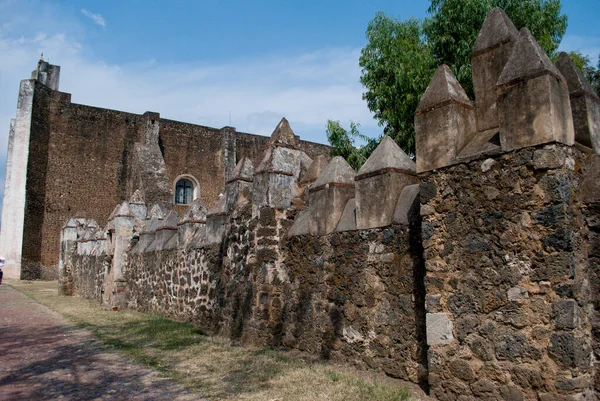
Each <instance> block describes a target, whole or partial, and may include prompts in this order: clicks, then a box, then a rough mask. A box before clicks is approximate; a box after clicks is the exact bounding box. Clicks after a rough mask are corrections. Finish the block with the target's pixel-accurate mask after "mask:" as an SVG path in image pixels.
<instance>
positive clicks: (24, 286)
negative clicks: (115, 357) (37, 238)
mask: <svg viewBox="0 0 600 401" xmlns="http://www.w3.org/2000/svg"><path fill="white" fill-rule="evenodd" d="M7 281H8V284H9V285H11V286H12V287H13V288H15V289H16V290H18V291H19V292H21V293H23V294H24V295H26V296H28V297H30V298H32V299H33V300H35V301H37V302H39V303H41V304H42V305H45V306H47V307H49V308H50V309H52V310H54V311H56V312H58V313H60V314H61V315H63V316H64V317H65V318H67V319H68V320H70V321H72V322H73V323H75V324H76V325H78V326H80V327H82V328H85V329H87V330H90V331H91V332H92V333H93V334H94V335H95V336H96V337H97V338H98V339H99V340H100V341H101V343H103V344H104V345H105V346H107V347H110V348H111V349H114V350H117V351H119V352H121V353H123V354H125V355H127V356H129V357H131V358H132V359H134V360H136V361H138V362H140V363H142V364H144V365H146V366H149V367H152V368H154V369H156V370H158V371H160V372H162V373H163V374H164V375H165V376H167V377H169V378H171V379H174V380H175V381H177V382H179V383H180V384H182V385H184V386H186V387H187V388H189V389H190V390H193V391H196V392H198V393H199V394H201V395H202V396H204V397H207V398H209V399H211V400H271V401H276V400H291V401H294V400H298V401H300V400H339V401H351V400H373V401H403V400H409V399H411V397H410V396H411V392H410V390H409V388H408V387H407V385H405V384H400V383H397V382H395V381H390V380H386V379H383V378H382V377H380V376H378V375H377V374H374V373H370V372H359V373H356V372H354V371H352V370H350V369H348V368H344V367H340V366H335V365H331V364H327V363H324V362H315V361H310V360H305V359H301V358H295V357H291V356H289V355H286V354H285V353H283V352H278V351H274V350H271V349H256V348H249V347H239V346H232V345H230V344H228V343H227V342H226V341H225V340H224V339H221V338H218V337H211V336H208V335H206V333H205V332H204V331H203V330H202V329H200V328H198V327H195V326H193V325H191V324H188V323H181V322H176V321H173V320H169V319H165V318H163V317H160V316H156V315H149V314H144V313H140V312H134V311H128V310H119V311H117V312H115V311H112V310H109V309H106V308H103V307H101V306H100V305H99V304H98V303H97V302H95V301H89V300H86V299H82V298H78V297H66V296H60V295H58V291H57V290H56V289H57V283H56V282H42V281H35V282H26V281H25V282H23V281H15V280H7Z"/></svg>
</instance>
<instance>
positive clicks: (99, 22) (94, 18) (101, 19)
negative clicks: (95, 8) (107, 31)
mask: <svg viewBox="0 0 600 401" xmlns="http://www.w3.org/2000/svg"><path fill="white" fill-rule="evenodd" d="M81 13H82V14H83V15H85V16H86V17H88V18H90V19H91V20H92V21H94V23H95V24H96V25H100V26H101V27H102V28H106V21H105V20H104V17H102V16H101V15H100V14H94V13H92V12H89V11H88V10H86V9H85V8H82V9H81Z"/></svg>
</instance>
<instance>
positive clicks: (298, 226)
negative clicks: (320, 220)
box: [288, 210, 310, 237]
mask: <svg viewBox="0 0 600 401" xmlns="http://www.w3.org/2000/svg"><path fill="white" fill-rule="evenodd" d="M309 222H310V213H309V211H308V210H302V211H300V212H299V213H298V215H297V216H296V219H295V220H294V224H293V225H292V227H291V228H290V231H288V237H293V236H295V235H306V234H308V233H309V232H310V231H309V229H308V224H309Z"/></svg>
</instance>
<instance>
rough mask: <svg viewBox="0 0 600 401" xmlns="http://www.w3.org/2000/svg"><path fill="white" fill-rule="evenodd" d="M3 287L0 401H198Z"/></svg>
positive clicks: (0, 299) (0, 287) (0, 288)
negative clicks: (103, 347) (108, 350)
mask: <svg viewBox="0 0 600 401" xmlns="http://www.w3.org/2000/svg"><path fill="white" fill-rule="evenodd" d="M198 399H199V397H198V396H197V395H195V394H191V393H188V392H187V390H185V389H184V388H183V387H181V386H179V385H177V384H175V383H173V382H172V381H170V380H167V379H164V378H161V377H160V376H159V374H158V373H157V372H156V371H153V370H151V369H147V368H145V367H142V366H140V365H139V364H137V363H134V362H132V361H130V360H129V359H127V358H125V357H123V356H121V355H118V354H116V353H112V352H107V351H106V350H103V349H101V347H100V345H99V344H98V343H97V342H96V341H95V340H94V338H93V336H92V335H91V334H90V333H89V332H88V331H86V330H82V329H78V328H76V327H75V326H73V325H72V324H71V323H69V322H68V321H66V320H65V319H63V318H62V317H61V316H60V315H58V314H57V313H55V312H53V311H51V310H50V309H48V308H46V307H45V306H42V305H40V304H38V303H37V302H35V301H33V300H31V299H29V298H27V297H25V296H24V295H22V294H20V293H19V292H17V291H16V290H14V289H13V288H11V287H9V286H8V285H6V284H2V285H0V400H169V401H175V400H198Z"/></svg>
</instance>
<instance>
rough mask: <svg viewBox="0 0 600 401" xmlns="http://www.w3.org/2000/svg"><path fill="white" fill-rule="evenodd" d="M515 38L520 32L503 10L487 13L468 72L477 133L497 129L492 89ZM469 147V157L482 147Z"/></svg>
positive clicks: (496, 9) (495, 9) (494, 97)
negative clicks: (474, 106) (470, 72)
mask: <svg viewBox="0 0 600 401" xmlns="http://www.w3.org/2000/svg"><path fill="white" fill-rule="evenodd" d="M518 35H519V31H517V28H515V26H514V24H513V23H512V21H511V20H510V18H508V16H507V15H506V13H505V12H504V11H503V10H502V9H500V8H498V7H496V8H493V9H492V10H490V12H489V13H488V15H487V17H486V18H485V22H484V23H483V26H482V27H481V30H480V31H479V34H478V36H477V40H475V45H474V47H473V56H472V58H471V70H472V76H473V87H474V89H475V99H476V100H477V102H476V104H477V106H476V109H475V110H476V115H477V131H478V132H482V131H486V130H493V129H494V128H497V127H498V113H497V109H496V88H495V86H496V82H497V81H498V78H499V77H500V74H501V73H502V70H503V69H504V66H505V65H506V62H507V61H508V59H509V57H510V54H511V53H512V49H513V46H514V43H515V42H516V40H517V37H518ZM494 131H496V132H497V130H494ZM494 134H495V132H494ZM484 143H485V142H484ZM472 146H473V147H474V148H476V149H473V150H471V151H470V152H469V154H472V153H474V152H475V150H478V149H481V150H483V149H482V148H483V146H481V145H480V146H475V145H474V144H473V145H472Z"/></svg>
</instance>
